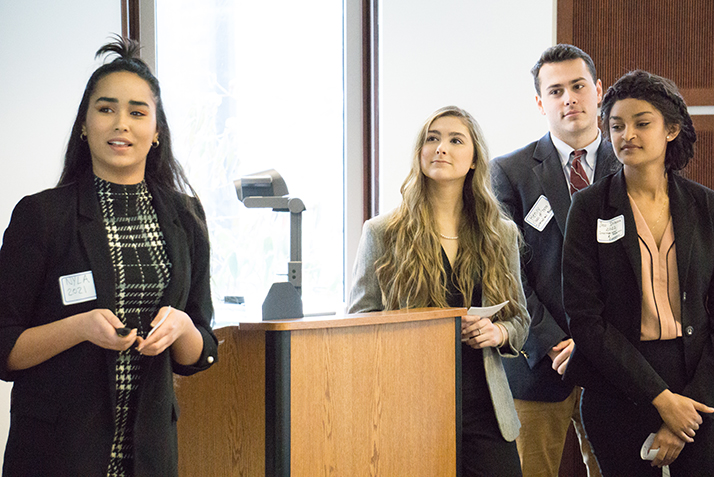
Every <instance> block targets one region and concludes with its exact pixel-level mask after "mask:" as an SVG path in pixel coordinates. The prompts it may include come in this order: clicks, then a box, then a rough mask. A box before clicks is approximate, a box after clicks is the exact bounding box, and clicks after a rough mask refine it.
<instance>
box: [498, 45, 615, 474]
mask: <svg viewBox="0 0 714 477" xmlns="http://www.w3.org/2000/svg"><path fill="white" fill-rule="evenodd" d="M531 73H532V74H533V77H534V80H535V87H536V103H537V105H538V109H539V110H540V112H541V113H542V114H543V115H544V116H545V117H546V120H547V122H548V129H549V132H548V134H546V135H545V136H543V137H542V138H541V139H539V140H538V141H535V142H533V143H531V144H528V145H527V146H525V147H523V148H521V149H518V150H516V151H514V152H512V153H510V154H507V155H505V156H502V157H498V158H496V159H494V160H493V162H492V163H491V176H492V180H493V185H494V190H495V193H496V195H497V196H498V198H499V200H500V201H501V202H502V204H503V205H504V206H505V207H506V209H507V210H508V211H509V213H510V214H511V216H512V218H513V220H514V221H515V222H516V224H518V226H519V228H520V229H521V232H522V233H523V237H524V240H525V247H524V251H523V256H522V258H521V263H522V264H523V287H524V290H525V292H526V298H527V302H528V311H529V313H530V314H531V319H532V322H531V326H530V334H529V336H528V339H527V341H526V343H525V345H524V346H523V349H522V351H521V356H520V357H519V358H517V359H512V360H505V361H504V367H505V368H506V374H507V376H508V380H509V384H510V386H511V390H512V392H513V397H514V398H515V402H516V410H517V411H518V417H519V419H520V421H521V424H522V427H521V434H520V436H519V437H518V439H517V444H518V453H519V455H520V458H521V465H522V467H523V475H524V477H528V476H535V475H538V476H544V475H547V476H557V475H558V469H559V467H560V460H561V456H562V453H563V446H564V443H565V437H566V435H567V430H568V427H569V425H570V422H571V420H572V421H573V423H574V425H575V429H576V431H577V433H578V438H579V439H580V443H581V451H582V453H583V461H584V462H585V463H586V465H587V467H588V475H589V476H590V477H592V476H599V475H600V472H599V469H598V465H597V462H596V461H595V458H594V456H593V455H592V451H591V450H590V446H589V444H588V442H587V439H586V438H585V435H584V432H583V431H582V426H581V425H580V399H579V393H580V389H579V388H573V386H571V385H567V384H565V383H564V382H563V381H562V379H561V375H562V374H563V372H564V371H565V367H566V365H567V363H568V360H569V358H570V353H571V352H572V350H573V340H572V339H571V338H570V336H569V332H568V325H567V322H566V319H565V312H564V311H563V299H562V291H561V249H562V245H563V234H564V232H565V221H566V218H567V214H568V209H569V207H570V199H571V195H572V194H573V193H575V192H577V191H578V190H580V189H582V188H584V187H586V186H587V185H589V184H590V183H592V182H593V181H595V180H598V179H600V178H601V177H604V176H605V175H607V174H609V173H610V172H614V171H615V170H617V168H618V163H617V160H616V158H615V156H614V154H613V151H612V147H611V145H610V144H609V143H607V142H605V141H603V140H602V136H601V134H600V130H599V129H598V125H597V115H598V104H599V102H600V100H601V99H602V83H601V82H600V80H599V79H597V73H596V70H595V65H594V64H593V61H592V59H591V58H590V56H589V55H588V54H587V53H585V52H584V51H582V50H580V49H579V48H576V47H574V46H572V45H556V46H554V47H551V48H549V49H547V50H546V51H545V52H543V54H542V55H541V57H540V59H539V60H538V62H537V63H536V65H535V66H534V67H533V69H532V70H531ZM583 151H584V152H583Z"/></svg>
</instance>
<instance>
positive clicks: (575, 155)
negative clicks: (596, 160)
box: [571, 149, 587, 162]
mask: <svg viewBox="0 0 714 477" xmlns="http://www.w3.org/2000/svg"><path fill="white" fill-rule="evenodd" d="M586 152H587V151H586V150H585V149H578V150H577V151H573V152H572V153H571V154H572V155H573V162H574V161H580V159H582V158H583V157H585V153H586Z"/></svg>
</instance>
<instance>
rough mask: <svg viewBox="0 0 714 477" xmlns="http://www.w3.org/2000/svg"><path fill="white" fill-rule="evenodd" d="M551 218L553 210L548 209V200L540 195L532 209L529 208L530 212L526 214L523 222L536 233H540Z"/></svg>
mask: <svg viewBox="0 0 714 477" xmlns="http://www.w3.org/2000/svg"><path fill="white" fill-rule="evenodd" d="M552 218H553V209H552V208H551V207H550V202H548V198H547V197H546V196H544V195H541V196H540V197H538V200H537V201H536V203H535V204H534V205H533V207H531V210H530V212H528V215H526V218H525V219H524V220H525V221H526V223H527V224H528V225H530V226H531V227H533V228H534V229H536V230H537V231H538V232H542V231H543V229H545V226H546V225H548V222H550V219H552Z"/></svg>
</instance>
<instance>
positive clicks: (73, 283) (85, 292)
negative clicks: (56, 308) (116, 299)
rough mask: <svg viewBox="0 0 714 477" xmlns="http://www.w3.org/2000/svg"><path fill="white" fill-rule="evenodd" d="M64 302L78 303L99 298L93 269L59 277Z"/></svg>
mask: <svg viewBox="0 0 714 477" xmlns="http://www.w3.org/2000/svg"><path fill="white" fill-rule="evenodd" d="M59 285H60V291H61V292H62V303H64V304H65V305H76V304H77V303H84V302H85V301H91V300H96V299H97V290H96V289H95V288H94V276H93V275H92V271H91V270H89V271H86V272H80V273H75V274H73V275H65V276H63V277H60V278H59Z"/></svg>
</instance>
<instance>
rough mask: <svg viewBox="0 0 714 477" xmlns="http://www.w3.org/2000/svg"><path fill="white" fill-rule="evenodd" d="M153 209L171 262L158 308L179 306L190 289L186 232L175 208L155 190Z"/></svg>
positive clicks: (164, 196) (153, 192) (152, 193)
mask: <svg viewBox="0 0 714 477" xmlns="http://www.w3.org/2000/svg"><path fill="white" fill-rule="evenodd" d="M151 196H152V198H153V205H154V209H155V210H156V216H157V217H158V219H159V225H160V227H161V232H162V234H163V236H164V242H165V243H166V254H167V256H168V258H169V261H170V262H171V279H170V281H169V284H168V286H167V288H166V290H164V296H163V298H162V299H161V305H160V306H168V305H171V306H174V307H176V306H179V304H180V303H184V302H185V301H186V297H185V296H184V294H186V293H187V291H188V290H189V289H190V286H189V282H190V276H189V274H188V273H187V270H190V269H191V268H190V266H189V253H188V241H187V238H186V232H185V230H184V229H183V227H182V226H181V222H180V219H179V216H178V212H177V211H176V208H175V207H174V206H173V204H171V202H170V200H169V199H168V198H167V197H166V195H164V194H162V193H161V192H159V191H157V190H153V189H152V190H151Z"/></svg>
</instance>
